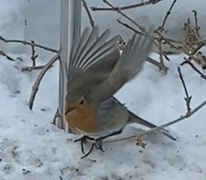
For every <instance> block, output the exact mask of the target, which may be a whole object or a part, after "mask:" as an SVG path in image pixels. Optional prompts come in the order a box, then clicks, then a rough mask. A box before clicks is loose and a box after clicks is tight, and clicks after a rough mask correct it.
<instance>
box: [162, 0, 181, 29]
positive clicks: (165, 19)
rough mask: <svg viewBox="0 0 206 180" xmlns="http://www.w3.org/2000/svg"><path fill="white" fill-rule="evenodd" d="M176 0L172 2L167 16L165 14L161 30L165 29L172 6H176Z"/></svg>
mask: <svg viewBox="0 0 206 180" xmlns="http://www.w3.org/2000/svg"><path fill="white" fill-rule="evenodd" d="M176 1H177V0H174V1H173V2H172V4H171V6H170V8H169V10H168V11H167V13H166V16H165V18H164V20H163V22H162V26H161V27H160V31H161V32H162V31H164V27H165V24H166V21H167V19H168V17H169V15H170V14H171V10H172V8H173V7H174V5H175V3H176Z"/></svg>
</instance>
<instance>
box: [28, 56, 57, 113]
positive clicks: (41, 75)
mask: <svg viewBox="0 0 206 180" xmlns="http://www.w3.org/2000/svg"><path fill="white" fill-rule="evenodd" d="M58 58H59V53H58V54H56V55H55V56H54V57H53V58H52V59H51V60H50V61H49V62H48V63H47V64H46V65H45V66H44V68H43V69H42V71H41V72H40V74H39V75H38V77H37V79H36V81H35V82H34V85H33V86H32V92H31V96H30V98H29V108H30V109H31V110H32V108H33V103H34V99H35V96H36V93H37V91H38V88H39V84H40V82H41V80H42V78H43V77H44V75H45V73H46V72H47V70H48V69H49V68H50V67H51V65H52V64H53V63H54V62H55V61H56V60H57V59H58Z"/></svg>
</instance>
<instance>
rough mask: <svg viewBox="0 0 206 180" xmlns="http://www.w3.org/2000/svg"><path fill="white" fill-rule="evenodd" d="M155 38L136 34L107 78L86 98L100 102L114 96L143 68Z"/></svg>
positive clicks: (93, 101)
mask: <svg viewBox="0 0 206 180" xmlns="http://www.w3.org/2000/svg"><path fill="white" fill-rule="evenodd" d="M152 44H153V39H152V38H151V37H150V36H149V35H147V36H144V37H143V35H140V36H139V37H138V36H137V35H136V34H134V36H133V37H132V39H130V40H129V41H128V43H127V45H126V48H125V49H124V51H123V53H122V55H121V56H120V58H119V60H118V61H117V63H116V65H115V67H114V68H113V70H112V71H111V73H110V74H109V75H108V76H107V78H106V79H105V80H104V81H103V82H102V83H100V84H98V85H97V86H96V87H95V88H93V91H92V92H91V93H90V94H88V96H87V97H86V100H87V101H89V102H91V103H95V104H99V103H101V102H102V101H105V100H106V99H108V98H110V97H112V95H113V94H114V93H116V92H117V91H118V90H119V89H120V88H121V87H122V86H123V85H124V84H125V83H126V82H128V81H130V80H131V79H132V78H133V77H134V76H136V75H137V74H138V73H139V72H140V70H141V69H142V66H143V62H144V61H145V59H146V57H147V56H148V55H149V53H150V51H151V47H152Z"/></svg>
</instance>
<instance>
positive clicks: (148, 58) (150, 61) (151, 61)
mask: <svg viewBox="0 0 206 180" xmlns="http://www.w3.org/2000/svg"><path fill="white" fill-rule="evenodd" d="M146 61H148V62H149V63H151V64H153V65H155V66H157V67H158V68H159V69H161V70H163V71H165V72H167V70H168V67H166V66H165V65H162V64H161V63H159V62H157V61H155V60H154V59H152V58H151V57H147V59H146Z"/></svg>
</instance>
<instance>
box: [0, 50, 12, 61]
mask: <svg viewBox="0 0 206 180" xmlns="http://www.w3.org/2000/svg"><path fill="white" fill-rule="evenodd" d="M0 55H1V56H5V57H6V59H8V60H9V61H15V59H13V58H12V57H10V56H8V55H7V54H6V53H5V52H4V51H2V50H0Z"/></svg>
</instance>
